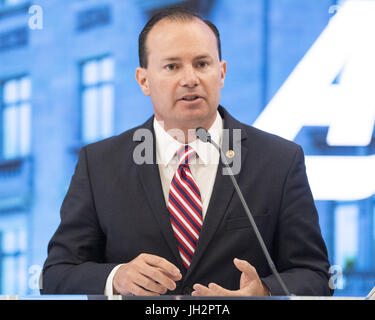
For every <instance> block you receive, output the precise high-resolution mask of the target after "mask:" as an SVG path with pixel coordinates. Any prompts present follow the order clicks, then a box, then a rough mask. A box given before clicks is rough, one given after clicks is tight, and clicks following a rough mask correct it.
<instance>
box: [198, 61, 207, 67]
mask: <svg viewBox="0 0 375 320" xmlns="http://www.w3.org/2000/svg"><path fill="white" fill-rule="evenodd" d="M207 66H208V63H207V62H206V61H201V62H198V67H199V68H205V67H207Z"/></svg>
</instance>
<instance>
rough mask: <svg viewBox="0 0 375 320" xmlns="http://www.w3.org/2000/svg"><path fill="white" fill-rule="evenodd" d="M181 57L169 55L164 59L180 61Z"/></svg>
mask: <svg viewBox="0 0 375 320" xmlns="http://www.w3.org/2000/svg"><path fill="white" fill-rule="evenodd" d="M180 60H181V58H179V57H169V58H164V59H162V61H180Z"/></svg>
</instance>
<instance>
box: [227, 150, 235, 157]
mask: <svg viewBox="0 0 375 320" xmlns="http://www.w3.org/2000/svg"><path fill="white" fill-rule="evenodd" d="M225 155H226V156H227V157H228V158H229V159H232V158H233V157H234V151H233V150H228V151H227V152H226V154H225Z"/></svg>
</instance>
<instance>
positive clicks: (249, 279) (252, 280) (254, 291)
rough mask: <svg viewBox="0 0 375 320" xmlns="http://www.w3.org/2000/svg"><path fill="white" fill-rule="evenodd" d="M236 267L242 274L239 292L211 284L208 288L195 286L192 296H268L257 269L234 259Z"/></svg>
mask: <svg viewBox="0 0 375 320" xmlns="http://www.w3.org/2000/svg"><path fill="white" fill-rule="evenodd" d="M233 262H234V265H235V266H236V267H237V269H238V270H240V271H241V272H242V274H241V279H240V289H239V290H234V291H231V290H227V289H224V288H223V287H221V286H219V285H217V284H216V283H210V284H209V285H208V287H205V286H203V285H201V284H195V285H194V286H193V289H194V291H193V292H192V294H191V295H192V296H268V295H269V291H268V289H267V287H266V286H265V285H264V284H263V282H262V281H261V280H260V278H259V276H258V273H257V271H256V270H255V268H254V267H253V266H252V265H251V264H250V263H248V262H247V261H245V260H239V259H234V260H233Z"/></svg>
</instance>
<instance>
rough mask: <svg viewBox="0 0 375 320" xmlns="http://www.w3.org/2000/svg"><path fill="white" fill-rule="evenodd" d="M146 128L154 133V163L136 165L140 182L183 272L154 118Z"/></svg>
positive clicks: (148, 122)
mask: <svg viewBox="0 0 375 320" xmlns="http://www.w3.org/2000/svg"><path fill="white" fill-rule="evenodd" d="M144 128H146V129H148V130H150V131H151V132H152V137H153V143H152V145H153V151H152V152H153V162H152V164H142V165H136V167H137V170H138V174H139V178H140V181H141V183H142V186H143V188H144V192H145V194H146V198H147V200H148V202H149V205H150V207H151V210H152V213H153V214H154V216H155V219H156V221H157V222H158V224H159V227H160V229H161V231H162V234H163V236H164V238H165V240H166V242H167V243H168V246H169V247H170V249H171V251H172V252H173V254H174V256H175V258H176V261H177V262H178V264H179V267H180V269H181V270H182V266H183V265H182V261H181V257H180V254H179V252H178V248H177V242H176V238H175V236H174V234H173V230H172V226H171V222H170V219H169V211H168V209H167V207H166V205H165V199H164V194H163V188H162V185H161V179H160V173H159V167H158V164H157V163H156V143H155V133H154V129H153V117H152V118H151V119H150V120H148V121H147V122H146V123H145V125H144Z"/></svg>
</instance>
